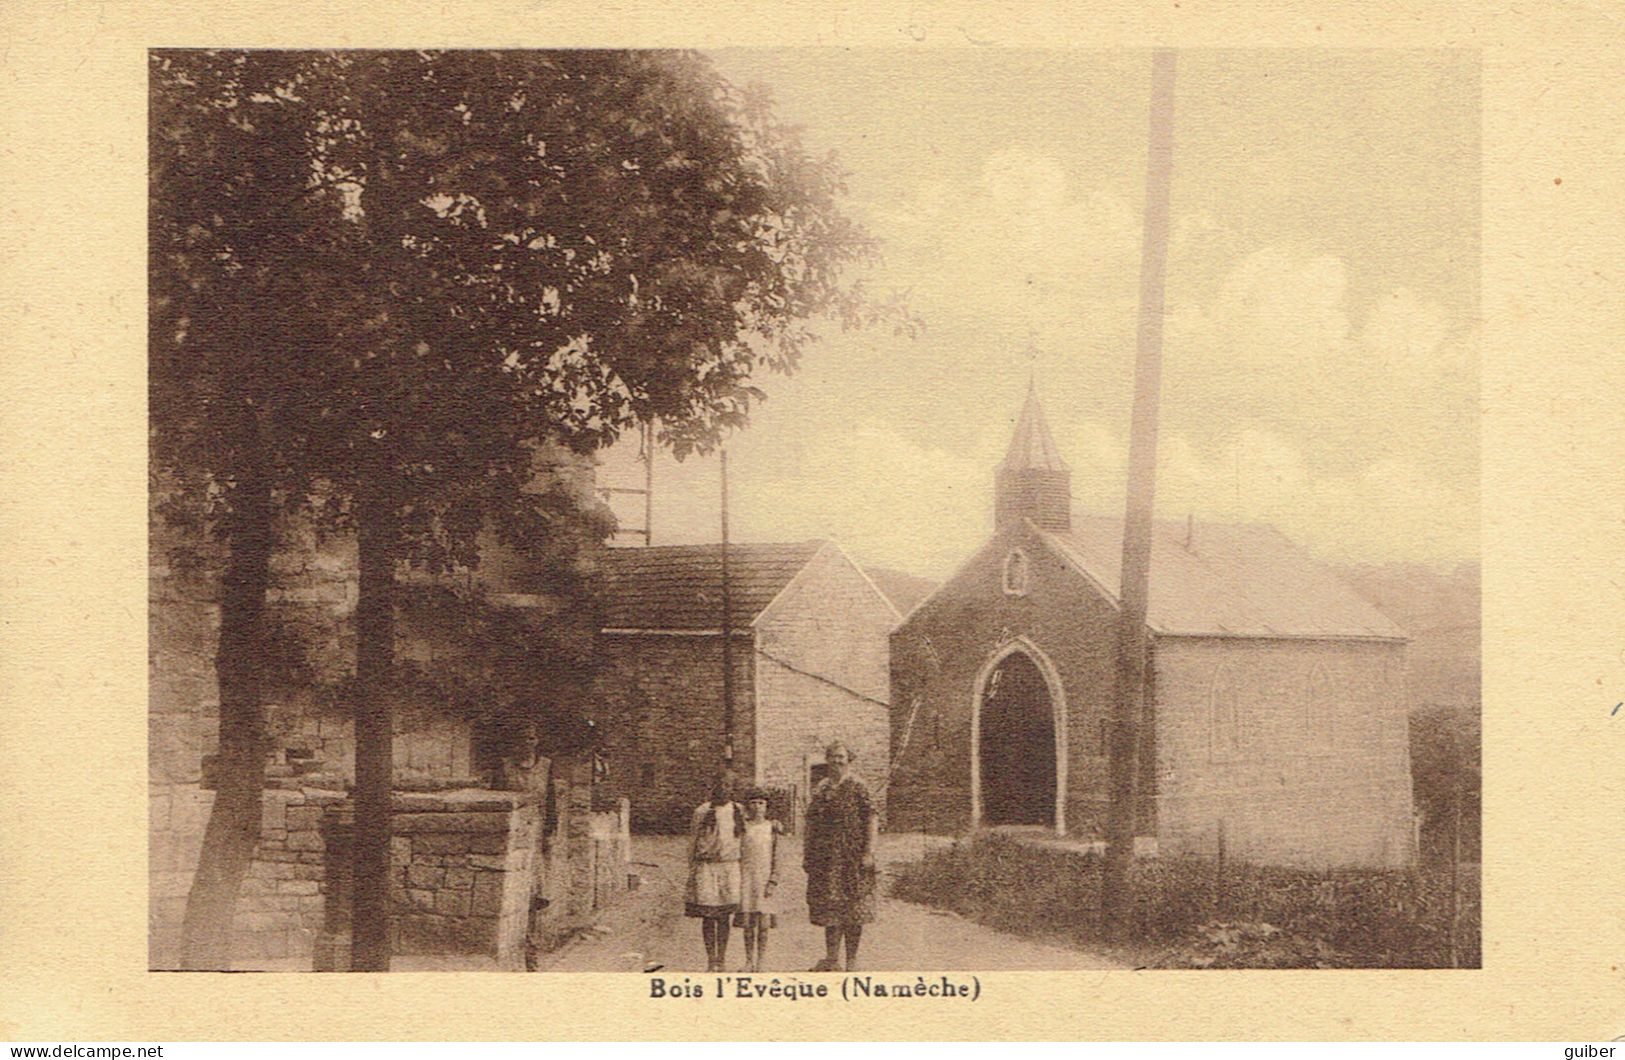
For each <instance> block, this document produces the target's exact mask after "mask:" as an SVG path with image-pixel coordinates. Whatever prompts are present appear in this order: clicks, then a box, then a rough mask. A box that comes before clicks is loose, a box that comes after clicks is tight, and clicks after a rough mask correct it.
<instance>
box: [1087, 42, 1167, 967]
mask: <svg viewBox="0 0 1625 1060" xmlns="http://www.w3.org/2000/svg"><path fill="white" fill-rule="evenodd" d="M1173 119H1174V52H1173V51H1172V50H1170V49H1159V50H1157V51H1154V52H1152V54H1151V135H1150V143H1149V148H1148V150H1147V152H1146V172H1145V232H1144V238H1143V240H1142V241H1141V244H1140V326H1139V334H1138V349H1137V354H1136V357H1135V363H1134V411H1133V418H1132V422H1131V425H1130V431H1129V472H1128V502H1127V506H1126V511H1125V515H1124V519H1123V566H1122V570H1123V584H1122V591H1121V597H1122V614H1121V617H1120V623H1121V624H1120V626H1119V627H1118V637H1117V701H1116V703H1115V704H1114V712H1113V726H1112V749H1111V804H1110V807H1109V809H1108V812H1107V825H1106V840H1107V842H1106V863H1105V866H1104V877H1103V879H1102V887H1101V918H1102V925H1101V926H1102V928H1103V931H1104V933H1105V934H1106V936H1107V937H1108V938H1118V939H1120V938H1124V937H1126V936H1127V935H1128V934H1129V932H1130V931H1131V930H1132V923H1131V920H1132V913H1133V908H1134V895H1133V891H1132V881H1131V879H1130V875H1129V868H1130V864H1131V861H1132V859H1133V854H1134V849H1133V848H1134V833H1135V816H1136V815H1135V810H1136V807H1135V799H1136V798H1137V797H1138V794H1139V785H1138V782H1137V773H1138V769H1137V765H1138V762H1137V759H1138V757H1139V747H1140V731H1139V729H1140V712H1141V709H1142V703H1143V701H1144V698H1145V670H1146V657H1147V650H1148V647H1149V640H1150V638H1149V634H1148V632H1147V629H1146V607H1147V601H1148V598H1149V595H1150V579H1151V513H1152V510H1153V508H1154V502H1155V497H1156V474H1157V405H1158V398H1159V393H1160V390H1161V386H1162V316H1163V298H1164V293H1165V292H1164V285H1165V279H1166V272H1167V260H1168V227H1169V224H1168V197H1169V183H1170V176H1171V174H1172V171H1173V141H1174V135H1173V134H1174V121H1173Z"/></svg>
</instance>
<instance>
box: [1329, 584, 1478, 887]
mask: <svg viewBox="0 0 1625 1060" xmlns="http://www.w3.org/2000/svg"><path fill="white" fill-rule="evenodd" d="M1338 573H1339V574H1340V575H1342V577H1343V580H1344V581H1346V582H1348V583H1349V585H1351V586H1352V587H1353V588H1354V589H1355V590H1356V591H1358V592H1359V593H1361V594H1362V595H1364V596H1365V597H1366V598H1367V599H1369V600H1370V601H1371V602H1372V603H1374V604H1376V606H1377V608H1378V609H1379V610H1381V611H1382V612H1383V613H1384V614H1385V615H1387V616H1388V617H1389V618H1391V619H1393V620H1394V622H1396V623H1398V625H1399V627H1400V628H1401V629H1403V630H1404V631H1405V632H1406V633H1407V634H1409V635H1410V637H1411V644H1410V652H1409V656H1410V692H1411V776H1412V779H1413V781H1414V785H1415V788H1414V791H1415V796H1416V808H1417V810H1418V811H1420V813H1421V815H1422V832H1421V847H1422V851H1421V852H1422V857H1423V859H1424V860H1425V861H1446V860H1448V859H1449V858H1450V857H1452V856H1453V855H1454V854H1455V851H1456V850H1457V847H1458V845H1459V857H1460V858H1461V860H1462V861H1464V862H1476V861H1478V860H1479V858H1480V853H1479V851H1480V833H1479V805H1480V802H1479V793H1480V785H1481V771H1482V765H1481V763H1482V758H1481V749H1482V739H1483V737H1482V725H1481V718H1480V697H1481V689H1482V685H1481V682H1480V676H1479V668H1480V662H1481V659H1482V649H1481V647H1480V643H1481V642H1480V623H1479V567H1478V564H1476V563H1463V564H1461V565H1459V566H1457V567H1456V568H1455V569H1454V570H1451V571H1447V572H1446V571H1439V570H1436V569H1434V568H1432V567H1425V566H1422V565H1420V564H1409V563H1388V564H1383V565H1381V566H1349V567H1343V568H1341V569H1339V571H1338ZM1458 808H1459V811H1460V814H1459V819H1460V821H1461V828H1460V835H1459V839H1458V836H1457V830H1456V824H1455V822H1456V820H1457V810H1458Z"/></svg>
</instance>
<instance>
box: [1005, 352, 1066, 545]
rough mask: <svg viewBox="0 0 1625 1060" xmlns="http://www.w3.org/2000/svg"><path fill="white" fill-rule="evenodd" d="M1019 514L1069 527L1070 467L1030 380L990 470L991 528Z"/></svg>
mask: <svg viewBox="0 0 1625 1060" xmlns="http://www.w3.org/2000/svg"><path fill="white" fill-rule="evenodd" d="M1023 519H1031V520H1032V521H1033V522H1034V523H1036V524H1038V526H1039V527H1041V528H1042V529H1045V530H1069V529H1071V527H1072V472H1071V471H1070V470H1069V469H1068V468H1067V466H1066V462H1065V461H1064V460H1062V459H1061V453H1060V450H1059V449H1057V448H1056V446H1055V438H1054V436H1053V435H1051V434H1050V432H1049V424H1048V423H1046V422H1045V421H1044V410H1043V409H1042V408H1040V407H1039V404H1038V387H1037V385H1036V384H1029V385H1028V387H1027V401H1026V403H1025V404H1024V405H1022V406H1021V418H1020V419H1018V420H1017V421H1016V433H1015V436H1014V437H1012V438H1011V439H1010V448H1009V450H1008V451H1007V452H1006V453H1005V454H1004V462H1003V463H1001V464H1000V465H999V468H998V470H997V471H995V472H994V473H993V528H994V529H995V530H1003V529H1005V528H1006V527H1008V526H1013V525H1015V524H1017V523H1020V522H1021V520H1023Z"/></svg>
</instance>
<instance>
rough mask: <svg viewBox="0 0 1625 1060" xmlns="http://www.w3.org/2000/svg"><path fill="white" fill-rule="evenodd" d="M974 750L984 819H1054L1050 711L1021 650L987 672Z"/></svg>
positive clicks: (1052, 720) (1027, 821)
mask: <svg viewBox="0 0 1625 1060" xmlns="http://www.w3.org/2000/svg"><path fill="white" fill-rule="evenodd" d="M979 749H980V758H981V791H982V823H983V824H990V825H994V824H1041V825H1053V824H1055V710H1054V705H1053V704H1052V703H1051V702H1050V694H1049V686H1048V685H1046V684H1045V683H1044V675H1043V674H1041V673H1039V672H1038V667H1037V666H1036V665H1034V663H1033V661H1032V659H1031V658H1029V657H1028V656H1027V655H1026V654H1025V653H1024V652H1020V651H1017V652H1013V653H1012V654H1011V655H1009V656H1008V657H1007V658H1005V659H1004V661H1003V662H1001V663H999V665H998V666H997V667H995V668H994V670H993V672H992V673H991V674H989V675H988V678H987V684H986V686H985V687H984V688H983V690H982V709H981V733H980V738H979Z"/></svg>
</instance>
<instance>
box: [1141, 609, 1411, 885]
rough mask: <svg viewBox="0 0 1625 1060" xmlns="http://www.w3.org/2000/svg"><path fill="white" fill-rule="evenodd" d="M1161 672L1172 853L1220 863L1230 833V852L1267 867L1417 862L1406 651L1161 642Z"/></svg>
mask: <svg viewBox="0 0 1625 1060" xmlns="http://www.w3.org/2000/svg"><path fill="white" fill-rule="evenodd" d="M1153 667H1154V680H1155V687H1156V705H1157V709H1156V717H1157V773H1158V792H1159V794H1158V798H1157V802H1158V810H1159V833H1158V839H1159V846H1160V850H1161V852H1162V853H1164V854H1174V855H1178V854H1199V855H1204V856H1209V857H1211V856H1213V855H1214V854H1215V853H1216V852H1217V848H1218V837H1219V833H1220V831H1221V829H1222V831H1223V833H1224V844H1225V851H1226V856H1227V857H1230V858H1238V859H1241V860H1246V861H1253V862H1258V863H1262V864H1278V865H1296V866H1305V867H1313V868H1323V867H1336V866H1369V867H1401V866H1405V865H1408V864H1410V863H1411V862H1412V860H1413V859H1414V856H1415V849H1414V847H1415V843H1414V831H1413V825H1412V817H1411V775H1410V756H1409V747H1408V733H1407V724H1408V723H1407V716H1406V715H1407V706H1406V703H1405V694H1404V687H1405V649H1404V646H1403V645H1402V644H1397V643H1383V642H1361V641H1292V640H1274V641H1266V640H1239V639H1238V640H1221V639H1195V638H1191V639H1187V638H1159V639H1158V641H1157V643H1156V647H1155V652H1154V662H1153ZM1317 672H1318V674H1319V675H1321V676H1316V675H1317ZM1216 681H1218V682H1230V683H1231V685H1232V687H1233V688H1234V690H1235V702H1236V704H1237V708H1238V709H1237V714H1238V716H1237V721H1236V726H1237V727H1236V733H1237V737H1236V739H1234V740H1231V739H1230V738H1229V737H1228V735H1227V733H1226V731H1225V729H1224V728H1223V726H1225V725H1227V724H1228V723H1227V722H1226V721H1224V720H1223V719H1217V720H1216V719H1215V716H1214V710H1213V703H1214V701H1215V696H1214V689H1215V682H1216ZM1312 687H1313V688H1319V689H1322V690H1323V692H1322V694H1319V695H1311V691H1310V690H1311V688H1312ZM1222 700H1223V697H1222V696H1221V697H1220V701H1221V702H1222ZM1216 725H1218V726H1220V728H1217V729H1216V728H1215V726H1216Z"/></svg>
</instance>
